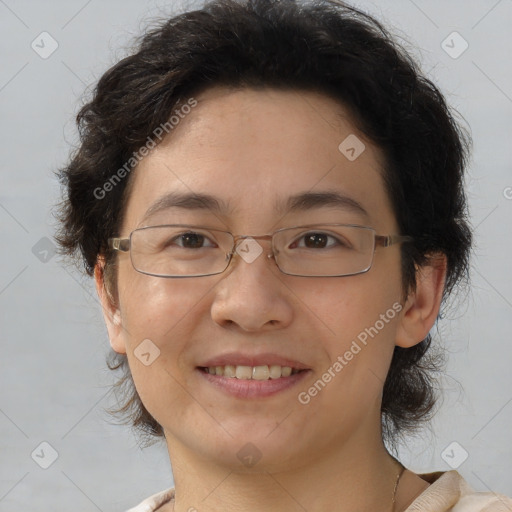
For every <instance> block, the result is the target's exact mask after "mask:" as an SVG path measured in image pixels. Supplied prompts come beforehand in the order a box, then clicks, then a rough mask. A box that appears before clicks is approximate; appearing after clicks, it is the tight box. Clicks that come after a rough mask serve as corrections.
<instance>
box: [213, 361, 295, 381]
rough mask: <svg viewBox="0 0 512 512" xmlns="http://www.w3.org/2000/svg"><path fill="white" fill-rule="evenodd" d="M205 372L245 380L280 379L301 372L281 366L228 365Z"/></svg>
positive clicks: (214, 367)
mask: <svg viewBox="0 0 512 512" xmlns="http://www.w3.org/2000/svg"><path fill="white" fill-rule="evenodd" d="M205 370H206V371H208V373H210V374H212V375H222V376H224V377H231V378H236V379H245V380H250V379H253V380H268V379H279V378H280V377H289V376H290V375H292V374H295V373H298V372H299V370H297V369H295V368H294V369H292V368H291V367H290V366H279V365H276V364H273V365H263V366H234V365H230V364H227V365H226V366H209V367H208V368H205Z"/></svg>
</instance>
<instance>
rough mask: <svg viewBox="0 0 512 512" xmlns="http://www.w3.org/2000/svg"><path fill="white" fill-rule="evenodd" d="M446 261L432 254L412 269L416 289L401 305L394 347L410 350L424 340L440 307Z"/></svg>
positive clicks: (439, 254) (440, 255) (444, 256)
mask: <svg viewBox="0 0 512 512" xmlns="http://www.w3.org/2000/svg"><path fill="white" fill-rule="evenodd" d="M446 269H447V258H446V255H445V254H441V253H436V254H434V255H431V256H430V257H429V261H428V263H427V264H425V265H424V266H422V267H418V268H417V269H416V290H415V291H412V292H411V293H410V294H409V296H408V297H407V300H406V302H405V304H404V308H403V310H402V316H401V319H400V323H399V326H398V329H397V334H396V345H397V346H399V347H403V348H410V347H413V346H414V345H417V344H418V343H420V342H421V341H422V340H424V339H425V338H426V337H427V335H428V333H429V332H430V329H432V327H433V325H434V323H435V321H436V318H437V316H438V314H439V309H440V307H441V300H442V298H443V291H444V284H445V280H446Z"/></svg>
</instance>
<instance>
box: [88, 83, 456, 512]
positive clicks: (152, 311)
mask: <svg viewBox="0 0 512 512" xmlns="http://www.w3.org/2000/svg"><path fill="white" fill-rule="evenodd" d="M197 100H198V106H197V107H195V108H194V109H193V111H192V113H190V114H189V115H188V116H187V117H186V118H185V119H183V120H182V121H181V122H180V124H179V125H178V126H177V127H176V129H175V130H174V131H173V132H172V134H171V135H172V136H170V137H168V138H167V139H165V140H164V141H163V142H162V143H161V144H160V145H158V146H157V147H156V148H155V149H154V150H153V151H152V152H151V153H150V155H149V156H147V157H146V158H145V159H144V160H143V161H142V162H141V163H140V164H139V166H138V168H137V169H136V170H135V171H134V174H133V175H132V177H131V179H133V180H134V182H133V183H132V185H133V186H132V188H131V193H130V197H129V200H128V203H127V207H126V215H125V218H124V222H123V226H122V229H121V232H120V235H121V236H126V237H127V236H129V234H130V232H131V231H132V230H134V229H135V228H137V227H140V226H143V225H156V224H161V223H179V222H182V221H183V222H185V221H186V219H190V218H192V219H193V222H194V223H198V224H204V225H209V226H211V227H217V228H219V229H224V230H228V231H231V232H232V233H235V234H251V235H257V234H267V233H271V232H273V231H274V230H276V229H279V228H281V227H289V226H294V225H301V224H309V223H313V222H340V223H355V224H364V225H367V226H371V227H373V228H375V229H376V230H377V233H378V234H394V233H398V231H397V223H396V219H395V217H394V214H393V212H392V208H391V204H390V201H389V198H388V196H387V194H386V191H385V188H384V183H383V180H382V162H383V158H382V154H381V152H380V151H379V150H378V148H376V147H375V146H374V145H372V144H371V143H370V142H369V141H368V140H366V139H365V138H364V136H363V135H362V134H361V133H359V132H358V130H357V129H356V128H355V126H354V124H353V123H352V122H351V120H350V116H349V114H348V112H347V110H346V109H344V108H343V107H342V106H341V105H339V104H338V103H337V102H335V101H333V100H332V99H330V98H328V97H325V96H323V95H320V94H317V93H314V92H300V93H297V92H291V91H276V90H247V89H244V90H238V91H234V90H229V89H226V88H220V87H217V88H212V89H209V90H207V91H206V92H205V93H203V94H202V95H200V96H199V97H198V98H197ZM350 134H356V135H357V137H358V138H359V139H360V140H362V141H364V144H365V145H366V149H365V151H364V152H363V153H362V154H361V155H360V156H359V157H358V158H357V159H356V160H355V161H353V162H351V161H349V160H348V159H347V158H346V157H345V156H344V155H343V154H342V153H341V152H340V151H339V150H338V146H339V144H340V143H341V142H342V141H343V140H344V139H345V138H346V137H347V136H348V135H350ZM320 190H321V191H324V190H336V191H338V192H340V193H343V194H345V195H348V196H349V197H351V198H353V199H355V200H357V201H358V202H360V203H361V204H362V205H363V206H364V208H365V209H366V210H367V212H368V217H365V216H362V215H361V214H359V213H357V212H354V211H347V210H340V209H333V208H326V207H321V208H316V209H315V210H312V211H307V212H299V213H294V214H293V215H291V214H289V213H287V212H284V213H283V212H277V211H276V210H275V209H274V204H275V201H276V199H286V198H287V197H288V196H290V195H293V194H297V193H301V192H308V191H320ZM171 191H180V192H190V191H193V192H195V193H208V194H211V195H214V196H216V197H218V198H219V199H222V200H224V201H226V202H228V201H229V203H230V205H231V206H232V207H233V211H232V212H225V213H224V214H215V215H212V213H211V212H208V211H206V212H205V211H203V212H201V211H184V210H179V209H172V210H167V211H165V212H160V213H158V214H157V215H155V216H153V217H151V218H149V219H146V220H143V217H144V214H145V212H146V210H147V209H148V207H149V206H150V205H151V204H153V203H154V202H155V201H156V200H157V199H158V198H159V197H160V196H161V195H162V194H163V193H166V192H171ZM268 244H269V243H268V242H266V241H262V242H261V245H262V247H263V248H264V249H265V253H266V252H268V250H269V245H268ZM399 247H400V246H399V245H396V246H392V247H389V248H386V249H382V248H380V249H377V251H376V254H375V257H374V262H373V266H372V268H371V269H370V271H368V272H367V273H364V274H360V275H356V276H350V277H342V278H339V277H329V278H304V277H297V276H287V275H284V274H282V273H280V272H279V270H278V268H277V267H276V265H275V262H274V260H273V259H268V258H266V257H259V258H257V259H256V260H255V261H254V262H252V263H250V264H249V263H246V262H245V261H243V260H242V259H241V258H239V257H237V256H235V259H234V260H233V261H232V262H231V265H230V266H229V268H228V269H227V270H226V271H225V272H224V273H223V274H220V275H216V276H208V277H201V278H190V279H162V278H158V277H152V276H147V275H143V274H141V273H138V272H136V271H135V270H134V268H133V266H132V265H131V262H130V258H129V255H128V254H125V253H119V267H118V295H117V297H116V298H115V303H110V301H109V299H108V296H107V294H106V291H105V284H104V282H103V279H102V271H101V270H102V260H101V259H99V260H98V264H97V267H96V284H97V289H98V294H99V296H100V298H101V300H102V303H103V307H104V312H105V321H106V324H107V328H108V332H109V337H110V341H111V345H112V347H113V349H114V350H115V351H117V352H119V353H123V354H124V353H125V354H127V356H128V360H129V363H130V368H131V371H132V374H133V378H134V382H135V384H136V387H137V390H138V392H139V395H140V397H141V399H142V401H143V403H144V404H145V406H146V408H147V409H148V410H149V412H150V413H151V414H152V415H153V416H154V417H155V418H156V420H157V421H158V422H159V423H160V424H161V425H162V426H163V429H164V431H165V436H166V442H167V446H168V451H169V455H170V457H171V461H172V467H173V475H174V480H175V488H176V499H175V502H174V503H169V504H167V505H165V506H164V507H163V508H162V509H161V510H175V511H176V512H182V511H186V510H189V509H190V507H194V508H196V509H197V510H200V511H221V510H222V511H225V512H226V511H227V512H229V511H234V510H236V511H237V512H242V511H251V512H254V511H267V512H268V511H282V510H288V511H295V510H297V511H302V510H305V509H306V510H308V511H309V512H316V511H324V510H337V511H340V512H349V511H350V512H352V511H354V510H358V511H375V510H383V511H384V510H391V497H392V494H393V489H394V485H395V481H396V478H397V474H398V472H399V469H400V468H399V466H398V464H397V462H396V461H395V460H394V459H393V458H392V457H391V456H390V455H389V454H388V453H387V451H386V449H385V447H384V445H383V442H382V438H381V430H380V405H381V399H382V389H383V384H384V380H385V377H386V374H387V371H388V369H389V365H390V362H391V357H392V354H393V349H394V346H395V345H398V346H401V347H411V346H413V345H415V344H417V343H419V342H420V341H421V340H422V339H424V338H425V337H426V335H427V334H428V332H429V330H430V329H431V327H432V326H433V324H434V322H435V319H436V316H437V313H438V311H439V306H440V300H441V295H442V290H443V286H444V279H445V271H446V268H445V267H446V262H445V259H444V258H443V257H441V256H439V257H437V258H434V259H433V260H432V261H433V263H432V265H430V266H426V267H424V268H422V269H421V271H419V272H418V275H417V289H416V292H415V293H414V294H410V295H409V296H408V297H406V298H404V297H402V290H401V274H400V249H399ZM265 253H264V254H265ZM396 302H400V303H401V304H402V305H403V310H402V311H401V312H400V314H398V315H397V316H396V317H395V318H394V319H393V320H391V321H390V322H389V323H388V324H386V326H385V328H384V329H382V330H381V331H380V332H379V334H378V335H377V336H375V338H373V339H372V340H371V341H370V342H369V343H368V345H367V346H366V347H365V348H364V349H363V350H361V352H360V353H359V354H358V355H357V356H355V357H354V359H353V360H352V361H350V363H349V364H348V365H347V366H346V367H345V368H344V369H343V371H342V372H340V373H339V374H337V375H336V377H335V378H333V379H332V380H331V382H330V383H329V384H328V385H327V386H326V387H325V388H324V389H323V390H322V391H321V392H320V393H319V394H318V395H317V396H316V397H314V398H313V399H312V400H311V402H310V403H309V404H308V405H302V404H300V403H299V402H298V400H297V394H298V393H299V392H300V391H304V390H307V389H308V388H309V387H310V386H311V385H312V384H313V383H314V382H315V381H316V380H318V379H319V378H320V377H321V375H322V374H323V373H324V372H325V371H326V370H327V368H329V367H330V366H331V365H332V363H333V362H334V361H335V360H336V358H337V357H338V356H339V355H342V354H344V353H345V351H346V350H348V348H349V347H350V344H351V342H352V340H354V339H355V338H356V337H357V335H358V334H359V333H360V332H361V331H362V330H364V328H365V327H369V326H372V325H374V324H375V322H376V320H378V319H379V315H381V314H383V313H385V312H386V311H387V310H388V309H389V308H391V306H392V305H393V304H394V303H396ZM116 314H117V319H116V320H115V321H114V320H113V318H114V315H116ZM147 338H149V339H150V340H152V341H153V342H154V343H155V344H156V345H157V346H158V347H159V349H160V351H161V353H160V356H159V357H158V358H157V359H156V360H155V361H154V362H153V363H152V364H151V365H150V366H145V365H143V364H142V363H141V362H140V361H139V360H138V359H137V358H136V357H135V356H134V350H135V349H136V347H137V346H138V345H139V343H140V342H141V341H142V340H144V339H147ZM230 351H241V352H250V353H261V352H275V353H278V354H280V355H283V356H287V357H291V358H293V359H295V360H298V361H301V362H302V363H304V364H306V365H307V366H308V367H309V368H311V371H310V374H309V375H308V377H307V380H306V381H304V382H303V383H301V384H300V385H299V388H297V387H294V388H292V389H290V390H286V391H284V392H281V393H279V394H277V395H275V396H271V397H267V398H258V399H238V398H234V397H230V396H228V395H226V394H224V393H222V392H220V391H218V390H217V389H215V388H214V387H213V386H211V385H210V384H207V383H205V382H204V379H202V378H201V377H199V376H198V374H197V372H196V370H195V368H196V366H197V365H199V364H200V363H201V362H204V361H205V360H206V359H207V358H210V357H213V356H215V355H218V354H223V353H226V352H230ZM248 442H250V443H252V444H253V445H255V446H256V447H257V449H258V451H259V452H260V453H261V459H260V460H259V461H258V463H257V464H256V465H254V466H253V467H250V468H249V467H245V466H244V465H243V464H241V462H240V460H239V459H238V458H237V452H238V451H239V450H240V449H241V448H242V447H243V446H244V445H246V443H248ZM427 486H428V484H427V483H426V482H425V481H424V480H422V479H421V478H420V477H419V476H417V475H415V474H414V473H412V472H410V471H406V472H405V473H404V475H403V477H402V480H401V484H400V486H399V488H398V493H397V504H396V507H395V510H403V509H404V508H406V506H407V505H408V504H409V503H410V502H411V501H413V499H414V498H415V497H416V496H417V495H418V494H420V493H421V492H422V491H423V490H424V489H425V488H426V487H427Z"/></svg>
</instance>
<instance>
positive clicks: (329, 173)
mask: <svg viewBox="0 0 512 512" xmlns="http://www.w3.org/2000/svg"><path fill="white" fill-rule="evenodd" d="M195 100H196V101H197V106H195V107H194V108H193V109H187V112H188V113H187V114H186V115H184V114H183V113H182V115H181V116H180V117H179V122H178V123H177V124H176V125H175V126H174V129H173V130H172V132H171V133H170V134H169V135H168V136H167V137H166V138H165V139H164V140H163V142H162V143H160V144H159V145H158V146H157V147H156V148H155V149H153V150H152V151H151V153H150V154H149V155H148V156H147V157H145V158H144V159H143V160H142V161H141V162H140V163H139V165H138V166H137V168H136V169H135V170H134V171H133V175H132V177H131V179H132V180H133V182H132V184H131V187H130V195H129V198H128V202H127V208H126V215H125V223H124V224H125V226H124V227H125V228H126V229H134V228H135V227H137V226H139V225H140V224H141V222H143V220H146V218H147V213H148V210H151V209H152V208H153V209H154V208H155V204H156V203H158V201H160V202H161V201H162V200H164V201H165V197H164V196H166V195H168V194H171V195H172V194H175V195H176V194H179V195H181V196H183V195H193V194H197V195H208V196H212V197H213V198H217V199H218V203H219V204H220V205H222V208H221V209H220V210H219V211H218V212H216V213H219V215H222V216H224V217H225V219H224V220H225V221H230V222H231V221H233V220H234V219H233V217H235V216H236V220H237V221H239V222H241V223H247V222H249V223H251V224H252V226H254V227H255V228H256V231H258V227H257V226H260V229H261V223H267V224H268V223H269V222H270V221H271V220H272V216H274V217H275V216H276V215H280V216H283V214H286V209H287V208H289V207H290V205H292V204H293V201H292V200H291V199H290V197H292V196H293V197H295V198H297V197H298V196H300V195H301V194H302V195H304V194H306V193H309V194H310V195H311V194H315V193H319V194H321V193H325V192H328V193H335V194H338V195H341V196H343V197H345V198H347V200H348V201H346V203H347V204H348V203H350V201H352V202H353V203H357V204H359V205H361V206H362V207H363V209H364V210H366V211H367V212H368V217H369V221H372V222H373V224H374V227H376V228H378V227H379V226H378V224H375V223H376V222H377V223H382V224H385V223H386V222H387V223H388V224H389V223H393V221H394V219H393V216H392V215H391V207H390V205H389V201H388V197H387V194H386V192H385V189H384V182H383V179H382V172H383V171H382V169H383V158H382V154H381V152H380V151H379V149H378V148H376V147H375V146H374V145H373V144H371V143H370V142H369V141H368V140H367V139H366V138H365V137H364V136H363V135H362V134H361V133H360V132H359V131H358V130H357V129H356V127H355V125H354V124H353V123H352V121H351V119H350V116H349V114H348V112H347V110H346V109H344V108H343V106H342V105H341V104H339V103H338V102H336V101H334V100H333V99H330V98H329V97H327V96H324V95H321V94H319V93H315V92H309V91H291V90H290V91H288V90H274V89H264V90H253V89H241V90H231V89H227V88H223V87H216V88H212V89H209V90H207V91H205V92H204V93H202V94H201V95H199V96H198V97H197V98H195ZM317 203H320V202H319V201H317ZM317 206H321V205H320V204H317ZM352 210H353V212H354V211H355V209H354V208H352Z"/></svg>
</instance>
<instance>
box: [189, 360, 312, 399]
mask: <svg viewBox="0 0 512 512" xmlns="http://www.w3.org/2000/svg"><path fill="white" fill-rule="evenodd" d="M196 371H197V372H198V373H199V375H200V376H201V378H202V379H203V382H206V383H207V384H208V385H209V386H213V387H214V388H215V389H216V390H218V391H221V392H223V393H225V394H228V395H231V396H234V397H237V398H244V399H246V398H263V397H269V396H273V395H276V394H277V393H280V392H284V391H285V390H288V389H290V388H292V387H294V386H296V385H297V384H298V383H299V382H300V381H302V380H303V379H304V378H305V377H306V376H307V375H308V374H309V373H310V372H311V369H310V368H307V367H306V366H305V365H303V364H302V363H299V362H297V361H292V360H288V359H284V358H281V357H277V356H275V355H267V356H265V355H261V356H258V357H249V356H246V355H241V354H235V355H230V356H224V357H219V358H216V359H212V360H210V361H206V362H205V363H203V364H202V365H201V366H197V367H196Z"/></svg>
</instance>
